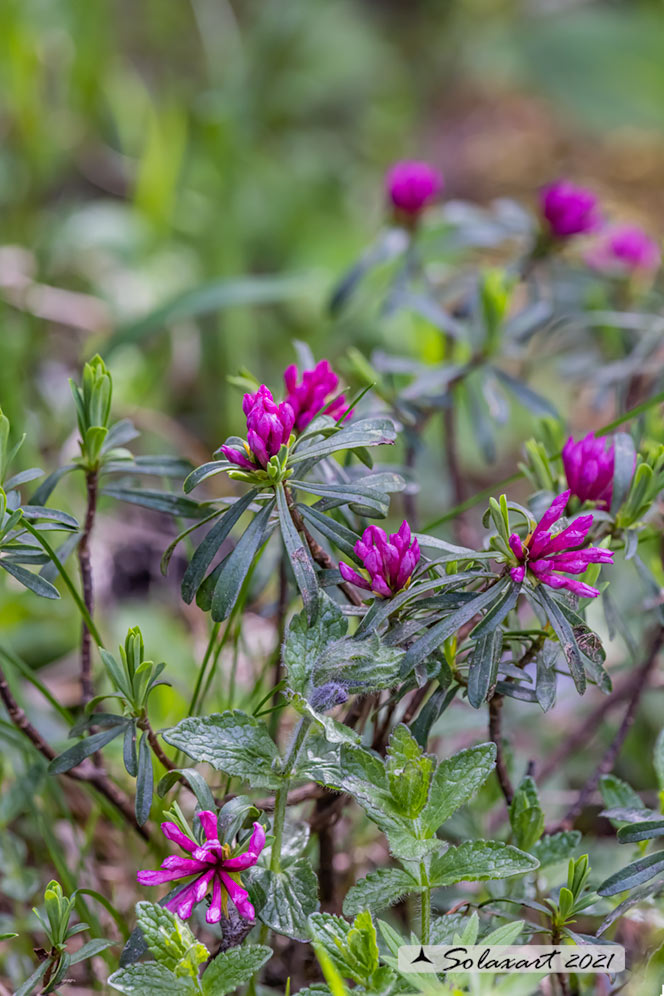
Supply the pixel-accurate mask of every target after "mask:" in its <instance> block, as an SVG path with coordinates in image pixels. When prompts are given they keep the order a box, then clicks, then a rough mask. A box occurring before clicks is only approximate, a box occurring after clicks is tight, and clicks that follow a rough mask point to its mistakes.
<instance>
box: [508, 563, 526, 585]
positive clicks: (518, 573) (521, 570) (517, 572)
mask: <svg viewBox="0 0 664 996" xmlns="http://www.w3.org/2000/svg"><path fill="white" fill-rule="evenodd" d="M510 576H511V578H512V581H516V583H517V584H521V582H522V581H523V579H524V578H525V576H526V568H525V567H524V566H523V565H520V566H519V567H512V568H510Z"/></svg>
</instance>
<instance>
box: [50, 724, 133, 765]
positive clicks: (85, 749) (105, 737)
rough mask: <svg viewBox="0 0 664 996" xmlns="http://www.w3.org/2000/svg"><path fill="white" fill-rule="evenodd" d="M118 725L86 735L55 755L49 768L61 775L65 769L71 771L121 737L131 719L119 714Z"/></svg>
mask: <svg viewBox="0 0 664 996" xmlns="http://www.w3.org/2000/svg"><path fill="white" fill-rule="evenodd" d="M117 718H118V722H117V725H115V726H111V728H110V729H108V730H101V731H100V732H99V733H93V734H92V736H91V737H86V738H85V740H80V741H79V742H78V743H77V744H74V746H73V747H70V748H69V749H68V750H66V751H64V752H63V753H62V754H59V755H58V756H57V757H54V758H53V760H52V761H51V763H50V764H49V766H48V770H49V771H50V772H51V773H52V774H54V775H59V774H62V772H64V771H70V770H71V769H72V768H75V767H76V765H77V764H80V763H81V761H83V760H84V759H85V758H86V757H90V755H91V754H95V753H96V752H97V751H98V750H101V748H102V747H105V746H106V744H108V743H110V742H111V740H114V739H115V738H116V737H119V736H120V734H121V733H123V732H124V731H125V729H126V727H127V724H128V723H129V722H130V720H127V719H123V718H122V717H121V716H118V717H117Z"/></svg>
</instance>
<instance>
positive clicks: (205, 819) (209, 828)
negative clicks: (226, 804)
mask: <svg viewBox="0 0 664 996" xmlns="http://www.w3.org/2000/svg"><path fill="white" fill-rule="evenodd" d="M198 818H199V820H200V821H201V826H202V827H203V833H204V834H205V837H206V839H207V840H212V841H217V842H218V841H219V833H218V830H217V816H216V813H212V812H210V810H209V809H204V810H202V811H201V812H200V813H199V814H198Z"/></svg>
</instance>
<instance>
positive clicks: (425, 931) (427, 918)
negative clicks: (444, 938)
mask: <svg viewBox="0 0 664 996" xmlns="http://www.w3.org/2000/svg"><path fill="white" fill-rule="evenodd" d="M420 882H421V883H422V885H423V886H424V887H425V888H424V889H423V890H422V921H421V922H422V931H421V934H420V940H421V942H422V944H428V943H429V940H430V938H431V888H430V886H429V875H428V872H427V867H426V864H425V863H424V861H420Z"/></svg>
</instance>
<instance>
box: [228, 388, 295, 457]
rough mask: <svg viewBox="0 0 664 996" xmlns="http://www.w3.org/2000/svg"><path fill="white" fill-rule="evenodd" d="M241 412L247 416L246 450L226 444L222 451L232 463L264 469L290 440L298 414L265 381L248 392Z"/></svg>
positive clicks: (243, 400)
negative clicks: (277, 400)
mask: <svg viewBox="0 0 664 996" xmlns="http://www.w3.org/2000/svg"><path fill="white" fill-rule="evenodd" d="M242 411H243V412H244V414H245V415H246V416H247V441H246V443H245V444H244V449H245V451H244V452H242V450H239V449H236V448H235V447H233V446H226V445H224V446H221V447H220V452H221V453H223V454H224V456H225V457H226V459H227V460H229V461H230V462H231V463H235V464H237V465H238V467H243V468H244V469H245V470H260V469H261V468H263V469H264V468H265V467H267V465H268V462H269V460H270V457H273V456H274V455H275V454H276V453H278V452H279V450H280V449H281V447H282V446H283V444H284V443H287V442H288V440H289V439H290V434H291V432H292V431H293V426H294V425H295V413H294V412H293V409H292V408H291V406H290V405H289V404H288V403H287V402H286V401H282V402H281V404H280V405H278V404H277V403H276V402H275V400H274V398H273V397H272V392H271V391H270V389H269V388H268V387H266V386H265V384H263V385H262V386H261V387H259V388H258V390H257V391H256V393H255V394H245V396H244V398H243V399H242Z"/></svg>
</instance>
